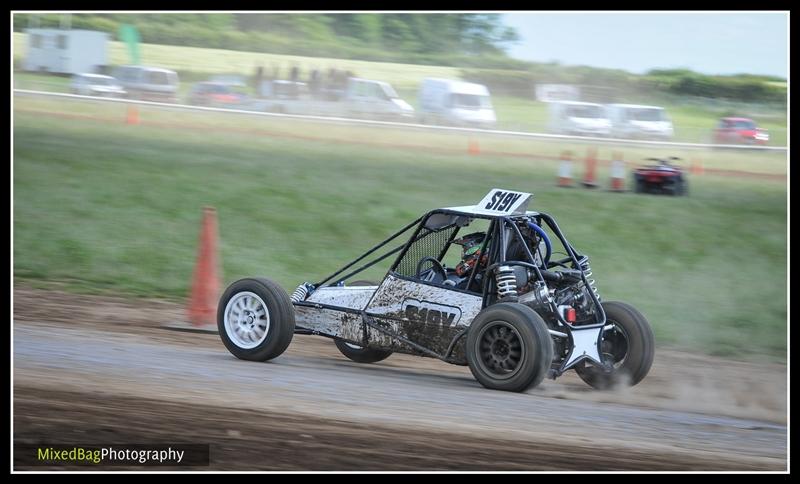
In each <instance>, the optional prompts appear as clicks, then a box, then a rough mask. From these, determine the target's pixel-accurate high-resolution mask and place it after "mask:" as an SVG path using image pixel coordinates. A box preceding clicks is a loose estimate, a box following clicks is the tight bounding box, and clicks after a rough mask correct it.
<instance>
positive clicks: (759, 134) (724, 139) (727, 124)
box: [714, 118, 769, 145]
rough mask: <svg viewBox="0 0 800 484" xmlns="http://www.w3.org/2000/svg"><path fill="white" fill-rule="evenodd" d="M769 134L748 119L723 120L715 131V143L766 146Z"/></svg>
mask: <svg viewBox="0 0 800 484" xmlns="http://www.w3.org/2000/svg"><path fill="white" fill-rule="evenodd" d="M767 141H769V134H768V133H767V131H766V130H765V129H762V128H759V127H758V126H756V123H755V121H753V120H752V119H748V118H722V119H721V120H720V121H719V124H718V125H717V127H716V129H715V130H714V142H715V143H717V144H721V145H730V144H753V145H765V144H767Z"/></svg>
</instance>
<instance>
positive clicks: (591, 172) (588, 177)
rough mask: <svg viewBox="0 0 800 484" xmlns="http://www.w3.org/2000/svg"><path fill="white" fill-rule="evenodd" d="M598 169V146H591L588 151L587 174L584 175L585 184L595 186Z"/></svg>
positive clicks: (587, 186) (590, 186)
mask: <svg viewBox="0 0 800 484" xmlns="http://www.w3.org/2000/svg"><path fill="white" fill-rule="evenodd" d="M596 169H597V148H589V151H587V153H586V174H585V175H584V177H583V186H585V187H586V188H595V187H596V186H597V182H595V170H596Z"/></svg>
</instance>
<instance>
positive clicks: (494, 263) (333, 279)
mask: <svg viewBox="0 0 800 484" xmlns="http://www.w3.org/2000/svg"><path fill="white" fill-rule="evenodd" d="M474 219H485V220H488V221H489V229H488V231H487V234H486V235H487V236H486V237H485V238H484V241H483V242H482V246H481V253H482V254H487V256H488V259H487V261H486V264H485V265H484V264H475V265H474V267H473V268H472V270H471V271H470V273H469V279H468V282H467V285H466V287H467V288H468V289H467V290H464V289H457V288H454V287H448V288H447V289H449V290H453V291H466V292H469V293H471V294H477V295H480V296H481V298H482V303H481V308H485V307H487V306H489V305H491V304H493V303H495V302H496V301H497V298H496V283H495V279H494V277H493V275H494V273H495V271H496V270H497V268H498V267H500V266H522V267H525V268H526V269H529V270H530V271H532V273H533V274H535V280H536V281H539V282H541V283H544V284H546V283H547V280H548V279H547V278H546V275H550V274H552V271H550V269H552V268H555V267H563V268H567V269H574V270H578V271H579V272H580V277H581V280H582V281H583V283H584V284H585V285H586V286H587V287H588V286H591V282H590V281H589V280H588V279H587V271H588V268H589V266H588V261H589V258H588V257H587V256H586V255H582V254H580V253H579V252H578V251H577V250H575V248H574V247H573V246H572V245H571V244H570V243H569V242H568V241H567V239H566V237H565V236H564V234H563V232H562V231H561V229H560V228H559V226H558V224H557V223H556V221H555V219H553V217H551V216H550V215H548V214H547V213H544V212H534V211H526V212H524V213H521V214H513V215H506V216H498V215H493V214H483V213H480V212H478V211H474V210H459V209H458V208H456V209H452V208H440V209H436V210H432V211H430V212H428V213H426V214H424V215H423V216H421V217H419V218H418V219H416V220H414V221H413V222H411V223H409V224H408V225H406V226H405V227H403V228H402V229H400V230H399V231H398V232H395V233H394V234H393V235H391V236H390V237H389V238H387V239H385V240H384V241H382V242H380V243H379V244H377V245H376V246H374V247H372V248H371V249H369V250H368V251H367V252H365V253H364V254H363V255H361V256H360V257H358V258H356V259H355V260H353V261H351V262H350V263H348V264H346V265H345V266H344V267H342V268H340V269H339V270H338V271H336V272H334V273H333V274H331V275H329V276H328V277H326V278H324V279H322V280H321V281H319V282H318V283H316V284H314V287H315V288H317V289H318V288H321V287H326V286H341V285H344V284H345V281H347V280H349V279H351V278H352V277H353V276H355V275H357V274H359V273H361V272H363V271H364V270H366V269H368V268H370V267H372V266H374V265H375V264H377V263H379V262H382V261H384V260H386V259H387V258H389V257H391V256H392V255H395V254H398V253H399V254H398V255H397V257H396V259H395V261H394V263H393V264H392V265H391V267H390V268H389V270H388V272H387V273H386V275H385V276H384V278H385V277H386V276H389V275H392V276H394V277H397V278H400V279H406V280H413V281H414V282H417V283H420V284H428V285H437V286H440V285H439V284H432V283H430V282H427V281H424V280H421V279H419V278H418V277H415V276H416V273H410V272H409V269H410V268H411V267H416V264H417V262H418V261H419V260H420V258H421V257H425V256H428V257H435V258H436V259H437V260H439V261H441V260H442V259H443V258H444V256H445V254H446V253H447V251H448V249H449V248H450V246H451V244H453V241H454V240H455V239H456V237H457V236H458V234H459V233H460V231H461V229H462V228H464V227H466V226H468V225H469V224H470V223H471V222H472V221H473V220H474ZM520 221H524V222H529V221H530V222H533V223H535V224H536V225H537V226H540V227H541V226H543V224H544V226H546V227H547V228H549V229H550V231H552V233H553V234H555V236H556V237H557V238H558V240H559V242H560V243H561V245H562V246H563V248H564V250H565V251H566V254H567V257H565V258H562V259H560V260H556V261H548V262H546V263H542V264H541V265H539V264H537V263H536V258H535V256H534V252H532V251H531V250H530V248H529V247H528V243H527V242H526V241H525V239H524V237H523V235H522V233H521V231H520V229H519V227H518V226H517V222H520ZM412 229H413V232H411V231H412ZM409 232H411V236H410V237H409V238H408V239H407V240H406V241H405V242H403V243H401V244H399V245H392V246H389V245H390V243H391V242H392V241H396V240H398V239H400V238H401V236H403V235H405V234H408V233H409ZM514 240H516V241H517V242H518V243H519V245H520V246H522V247H523V248H524V255H525V260H509V259H508V258H507V252H508V247H509V244H510V243H511V242H512V241H514ZM387 246H389V248H386V247H387ZM384 248H386V249H385V250H384V251H380V250H381V249H384ZM487 248H488V251H487ZM537 250H539V248H538V247H537ZM371 256H372V257H371ZM365 260H366V262H364V261H365ZM540 260H541V261H544V260H545V259H544V257H542V256H541V254H540ZM361 262H363V264H362V265H360V266H358V267H356V268H353V267H354V266H356V265H357V264H359V263H361ZM347 271H350V272H347ZM479 275H480V276H482V277H480V279H481V280H482V285H481V289H480V291H479V292H477V293H476V292H475V291H470V290H469V288H471V287H472V284H473V282H474V281H475V280H476V278H478V276H479ZM551 280H552V279H551ZM589 295H590V297H591V298H592V301H593V303H594V307H595V309H596V312H595V314H596V320H595V321H594V322H592V323H588V324H582V325H581V328H587V329H588V328H591V327H596V326H603V325H605V323H606V318H605V312H604V311H603V308H602V306H601V305H600V301H599V298H598V297H597V295H596V294H595V293H594V292H593V291H589ZM549 309H550V311H551V312H552V315H553V317H555V318H556V319H557V320H558V321H559V323H560V324H559V326H560V327H562V328H569V327H570V325H569V323H567V321H565V320H564V318H563V317H562V315H561V314H560V312H559V311H558V309H557V308H556V306H555V303H554V302H552V301H550V302H549Z"/></svg>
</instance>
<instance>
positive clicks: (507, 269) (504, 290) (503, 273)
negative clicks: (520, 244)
mask: <svg viewBox="0 0 800 484" xmlns="http://www.w3.org/2000/svg"><path fill="white" fill-rule="evenodd" d="M495 283H496V284H497V295H498V296H500V298H507V297H517V276H516V274H514V268H513V267H511V266H500V267H498V268H497V271H496V272H495Z"/></svg>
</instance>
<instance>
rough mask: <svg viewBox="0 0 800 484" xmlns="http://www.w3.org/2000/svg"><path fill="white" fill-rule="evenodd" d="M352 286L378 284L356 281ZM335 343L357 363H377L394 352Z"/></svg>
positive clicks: (336, 341) (342, 342) (339, 342)
mask: <svg viewBox="0 0 800 484" xmlns="http://www.w3.org/2000/svg"><path fill="white" fill-rule="evenodd" d="M350 285H351V286H377V285H378V284H376V283H374V282H372V281H354V282H351V283H350ZM333 342H334V343H335V344H336V347H337V348H339V351H340V352H341V353H342V354H343V355H344V356H346V357H348V358H349V359H351V360H353V361H355V362H356V363H377V362H379V361H382V360H385V359H386V358H388V357H389V356H390V355H391V354H392V352H391V351H388V350H379V349H374V348H363V347H361V346H358V345H355V344H353V343H348V342H347V341H344V340H341V339H335V340H333Z"/></svg>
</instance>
